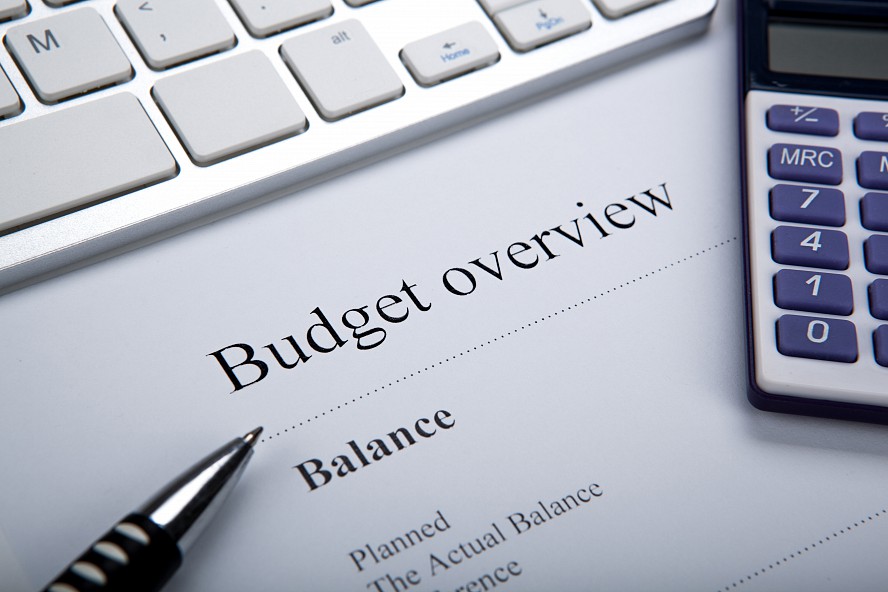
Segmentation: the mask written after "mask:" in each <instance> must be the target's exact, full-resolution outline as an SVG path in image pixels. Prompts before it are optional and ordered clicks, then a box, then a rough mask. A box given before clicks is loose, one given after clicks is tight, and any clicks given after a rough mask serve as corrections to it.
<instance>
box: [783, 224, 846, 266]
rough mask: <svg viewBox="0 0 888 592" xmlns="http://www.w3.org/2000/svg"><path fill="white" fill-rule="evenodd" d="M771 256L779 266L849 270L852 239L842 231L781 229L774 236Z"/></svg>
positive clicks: (794, 227) (800, 228)
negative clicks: (849, 240) (780, 264)
mask: <svg viewBox="0 0 888 592" xmlns="http://www.w3.org/2000/svg"><path fill="white" fill-rule="evenodd" d="M771 256H772V257H773V258H774V261H776V262H777V263H784V264H786V265H801V266H803V267H820V268H822V269H847V268H848V237H847V236H845V233H843V232H839V231H838V230H821V229H818V228H802V227H799V226H778V227H777V228H776V229H775V230H774V232H773V234H772V235H771Z"/></svg>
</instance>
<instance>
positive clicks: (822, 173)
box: [768, 144, 866, 185]
mask: <svg viewBox="0 0 888 592" xmlns="http://www.w3.org/2000/svg"><path fill="white" fill-rule="evenodd" d="M864 154H866V153H864ZM768 174H770V175H771V176H772V177H774V178H775V179H782V180H784V181H799V182H802V183H819V184H821V185H838V184H840V183H841V182H842V153H841V152H839V151H838V150H836V149H835V148H824V147H822V146H804V145H801V144H774V145H773V146H771V149H770V150H768Z"/></svg>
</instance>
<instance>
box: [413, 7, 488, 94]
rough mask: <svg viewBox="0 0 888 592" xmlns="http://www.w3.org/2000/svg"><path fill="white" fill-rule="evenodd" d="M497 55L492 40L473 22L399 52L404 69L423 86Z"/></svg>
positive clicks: (475, 68)
mask: <svg viewBox="0 0 888 592" xmlns="http://www.w3.org/2000/svg"><path fill="white" fill-rule="evenodd" d="M499 57H500V54H499V50H498V49H497V47H496V43H494V41H493V39H491V38H490V35H489V34H488V33H487V30H486V29H485V28H484V27H483V26H481V24H480V23H477V22H472V23H466V24H464V25H460V26H459V27H454V28H452V29H449V30H447V31H444V32H443V33H438V34H437V35H432V36H431V37H426V38H425V39H421V40H419V41H414V42H413V43H408V44H407V45H406V46H404V49H403V50H402V51H401V59H402V60H403V61H404V64H405V65H406V66H407V69H408V70H410V73H411V74H412V75H413V77H414V78H415V79H416V81H417V82H418V83H419V84H422V85H424V86H431V85H433V84H438V83H439V82H443V81H444V80H449V79H451V78H454V77H456V76H459V75H461V74H465V73H467V72H471V71H472V70H477V69H479V68H483V67H485V66H489V65H490V64H493V63H495V62H496V61H497V60H498V59H499Z"/></svg>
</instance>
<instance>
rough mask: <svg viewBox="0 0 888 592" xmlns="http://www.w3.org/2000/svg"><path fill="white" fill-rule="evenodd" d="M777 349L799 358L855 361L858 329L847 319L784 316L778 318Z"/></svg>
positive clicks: (786, 354) (784, 353) (785, 354)
mask: <svg viewBox="0 0 888 592" xmlns="http://www.w3.org/2000/svg"><path fill="white" fill-rule="evenodd" d="M777 350H778V351H779V352H780V353H781V354H783V355H784V356H793V357H796V358H814V359H817V360H830V361H832V362H854V361H856V360H857V328H856V327H855V326H854V323H852V322H851V321H846V320H843V319H817V318H812V317H803V316H799V315H790V314H787V315H783V316H782V317H780V318H779V319H777Z"/></svg>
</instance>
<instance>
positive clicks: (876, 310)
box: [869, 279, 888, 321]
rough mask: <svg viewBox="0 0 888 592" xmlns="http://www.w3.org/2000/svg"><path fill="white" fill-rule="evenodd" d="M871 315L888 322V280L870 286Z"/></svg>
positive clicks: (881, 280) (877, 281)
mask: <svg viewBox="0 0 888 592" xmlns="http://www.w3.org/2000/svg"><path fill="white" fill-rule="evenodd" d="M869 301H870V313H872V315H873V316H874V317H876V318H877V319H882V320H883V321H888V280H883V279H878V280H876V281H874V282H873V283H871V284H870V286H869Z"/></svg>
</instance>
